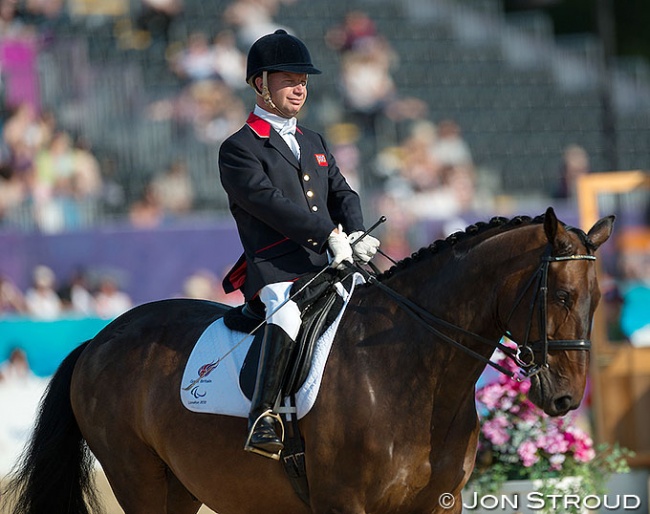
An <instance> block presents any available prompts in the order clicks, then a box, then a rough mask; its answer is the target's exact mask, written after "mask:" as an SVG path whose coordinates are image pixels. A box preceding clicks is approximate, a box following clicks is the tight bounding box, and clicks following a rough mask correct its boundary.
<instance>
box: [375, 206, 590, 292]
mask: <svg viewBox="0 0 650 514" xmlns="http://www.w3.org/2000/svg"><path fill="white" fill-rule="evenodd" d="M543 222H544V214H542V215H540V216H536V217H535V218H532V217H530V216H515V217H514V218H511V219H509V218H505V217H502V216H495V217H493V218H492V219H491V220H490V221H489V222H487V223H486V222H483V221H479V222H477V223H474V224H473V225H469V226H468V227H467V228H466V229H465V230H464V231H459V232H455V233H453V234H451V235H450V236H449V237H447V238H446V239H439V240H437V241H434V242H433V243H431V244H430V245H429V246H425V247H423V248H420V249H419V250H418V251H416V252H414V253H413V254H411V256H409V257H405V258H404V259H402V260H401V261H399V262H398V263H397V264H395V265H394V266H392V267H391V268H389V269H388V270H386V271H385V272H383V273H382V274H380V275H378V276H377V278H378V279H379V280H385V279H387V278H390V277H392V276H393V275H394V274H395V273H399V272H400V271H402V270H404V269H407V268H409V267H410V266H411V265H413V264H415V263H416V262H419V261H421V260H422V259H424V258H427V257H430V256H432V255H435V254H437V253H440V252H441V251H445V250H448V249H449V248H451V247H453V246H454V245H456V244H458V243H460V242H462V241H467V240H468V239H470V238H473V237H477V236H479V235H483V234H485V232H487V231H488V230H492V229H499V230H500V231H507V230H511V229H513V228H517V227H521V226H524V225H532V224H533V223H543ZM560 223H562V222H561V221H560ZM562 225H563V226H564V227H565V228H567V230H570V231H571V232H574V233H575V234H577V235H578V236H579V237H580V240H581V242H582V243H583V244H584V245H585V246H587V247H588V248H589V247H590V246H591V243H590V242H589V240H588V238H587V236H586V234H585V233H584V232H583V231H582V230H580V229H578V228H575V227H569V226H567V225H566V224H564V223H562Z"/></svg>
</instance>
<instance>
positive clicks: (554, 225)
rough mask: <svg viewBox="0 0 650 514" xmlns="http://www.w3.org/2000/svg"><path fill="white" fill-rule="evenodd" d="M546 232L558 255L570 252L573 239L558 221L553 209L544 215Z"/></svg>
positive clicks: (547, 210) (549, 209)
mask: <svg viewBox="0 0 650 514" xmlns="http://www.w3.org/2000/svg"><path fill="white" fill-rule="evenodd" d="M544 232H545V233H546V239H548V242H549V243H550V245H551V246H552V247H553V249H554V250H556V253H561V252H566V251H570V248H571V238H570V237H569V234H568V233H567V231H566V229H565V228H564V226H563V225H562V223H560V222H559V221H558V219H557V216H556V215H555V211H554V210H553V207H549V208H548V209H546V214H544Z"/></svg>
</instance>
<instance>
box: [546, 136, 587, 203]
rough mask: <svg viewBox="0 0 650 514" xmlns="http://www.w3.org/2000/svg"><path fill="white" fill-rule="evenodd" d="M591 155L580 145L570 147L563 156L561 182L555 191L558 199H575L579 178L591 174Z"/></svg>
mask: <svg viewBox="0 0 650 514" xmlns="http://www.w3.org/2000/svg"><path fill="white" fill-rule="evenodd" d="M589 168H590V165H589V154H587V151H586V150H585V149H584V148H583V147H581V146H579V145H575V144H573V145H569V146H567V147H566V148H565V149H564V152H563V154H562V164H561V166H560V182H559V184H558V187H557V190H556V191H555V195H554V196H555V197H556V198H563V199H575V198H576V186H577V183H578V177H580V176H581V175H586V174H587V173H589V171H590V170H589Z"/></svg>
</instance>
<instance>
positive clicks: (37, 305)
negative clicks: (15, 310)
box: [25, 265, 63, 320]
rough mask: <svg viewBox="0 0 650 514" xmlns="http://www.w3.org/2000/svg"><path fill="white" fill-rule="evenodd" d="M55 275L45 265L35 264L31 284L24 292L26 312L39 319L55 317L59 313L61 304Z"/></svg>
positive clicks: (61, 307)
mask: <svg viewBox="0 0 650 514" xmlns="http://www.w3.org/2000/svg"><path fill="white" fill-rule="evenodd" d="M55 281H56V277H55V275H54V272H53V271H52V270H51V269H50V268H48V267H47V266H43V265H40V266H36V268H34V272H33V286H32V287H31V288H30V289H28V290H27V292H26V293H25V304H26V305H27V312H28V313H29V314H30V315H31V316H33V317H35V318H40V319H48V320H51V319H56V318H58V317H59V316H60V315H61V311H62V309H63V304H62V302H61V299H60V298H59V295H58V294H57V293H56V291H55V289H54V286H55Z"/></svg>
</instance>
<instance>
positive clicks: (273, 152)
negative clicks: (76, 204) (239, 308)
mask: <svg viewBox="0 0 650 514" xmlns="http://www.w3.org/2000/svg"><path fill="white" fill-rule="evenodd" d="M319 73H321V72H320V71H319V70H318V69H317V68H315V67H314V66H313V64H312V62H311V56H310V54H309V51H308V50H307V47H306V46H305V45H304V43H303V42H302V41H300V40H299V39H298V38H296V37H294V36H291V35H289V34H287V32H286V31H284V30H281V29H280V30H276V31H275V33H273V34H269V35H266V36H263V37H262V38H260V39H258V40H257V41H256V42H255V43H254V44H253V45H252V47H251V49H250V51H249V53H248V60H247V70H246V82H248V84H249V85H250V86H251V87H252V88H253V89H254V90H255V93H256V95H257V101H256V106H255V109H254V111H253V112H252V113H251V114H250V116H249V118H248V121H247V122H246V125H245V126H244V127H242V128H241V129H240V130H239V131H238V132H236V133H235V134H233V135H232V136H230V137H229V138H228V139H227V140H226V141H224V142H223V144H222V145H221V150H220V153H219V169H220V174H221V182H222V184H223V186H224V189H225V190H226V192H227V194H228V198H229V204H230V210H231V212H232V215H233V217H234V218H235V222H236V223H237V229H238V231H239V236H240V238H241V242H242V246H243V247H244V254H243V255H242V256H241V257H240V259H239V261H238V262H237V263H236V264H235V266H234V267H233V269H232V270H231V271H230V272H229V273H228V274H227V275H226V278H225V279H224V289H225V290H226V292H230V291H234V290H236V289H241V290H242V292H243V293H244V296H245V298H246V300H247V301H250V300H252V299H254V298H256V297H257V296H259V299H260V300H261V301H262V303H263V304H264V307H265V309H266V321H267V325H266V328H265V332H264V339H263V342H262V349H261V352H260V359H259V370H258V374H257V382H256V385H255V391H254V393H253V398H252V404H251V410H250V414H249V419H248V429H249V437H248V440H247V442H246V445H245V449H246V450H248V451H253V452H255V453H260V454H262V455H265V456H268V457H272V458H277V457H278V455H279V453H280V452H281V451H282V449H283V444H282V440H281V438H280V437H278V434H277V433H276V430H275V418H274V417H273V416H274V414H273V407H274V405H275V402H276V400H277V398H278V395H279V394H280V392H281V391H280V390H281V387H282V381H283V378H284V374H285V372H286V368H287V364H288V362H289V357H290V355H291V351H292V350H293V347H294V341H295V339H296V337H297V335H298V331H299V329H300V310H299V308H298V306H297V304H296V303H295V302H293V301H291V300H289V297H290V290H291V285H292V282H293V281H295V280H296V279H297V278H299V277H301V276H303V275H306V274H309V273H314V272H318V271H320V270H321V269H323V268H324V267H325V266H327V264H328V262H329V261H328V255H327V252H329V254H330V255H331V259H332V260H331V265H332V266H333V267H341V266H344V264H343V262H344V261H347V262H352V260H353V258H354V259H355V260H357V261H359V262H368V261H369V260H370V259H371V258H372V257H373V256H374V254H375V252H376V251H377V247H378V246H379V241H377V240H376V239H375V238H372V237H370V236H366V237H365V238H363V239H362V240H361V241H359V242H358V243H356V244H355V245H354V250H353V248H352V246H351V244H350V243H351V242H353V241H354V240H355V239H358V238H359V237H360V235H362V232H363V230H364V228H363V217H362V213H361V205H360V202H359V197H358V195H357V194H356V193H355V192H354V191H353V190H352V189H351V188H350V186H349V185H348V183H347V182H346V180H345V178H344V177H343V176H342V175H341V173H340V171H339V169H338V167H337V166H336V161H335V160H334V157H333V156H332V154H331V153H330V152H329V150H328V148H327V146H326V144H325V141H324V140H323V138H322V137H321V136H320V135H319V134H317V133H316V132H313V131H311V130H308V129H306V128H304V127H302V126H301V127H297V126H296V118H295V117H296V115H297V114H298V113H299V112H300V109H301V108H302V106H303V105H304V103H305V100H306V99H307V80H308V76H309V75H310V74H319ZM346 234H351V235H350V236H347V235H346Z"/></svg>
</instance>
